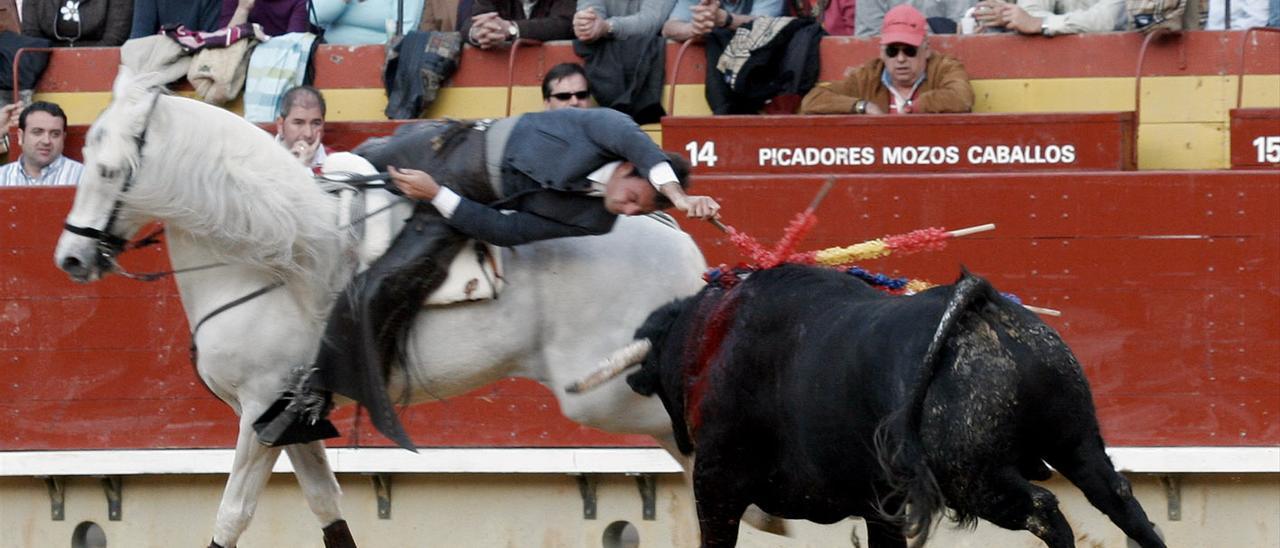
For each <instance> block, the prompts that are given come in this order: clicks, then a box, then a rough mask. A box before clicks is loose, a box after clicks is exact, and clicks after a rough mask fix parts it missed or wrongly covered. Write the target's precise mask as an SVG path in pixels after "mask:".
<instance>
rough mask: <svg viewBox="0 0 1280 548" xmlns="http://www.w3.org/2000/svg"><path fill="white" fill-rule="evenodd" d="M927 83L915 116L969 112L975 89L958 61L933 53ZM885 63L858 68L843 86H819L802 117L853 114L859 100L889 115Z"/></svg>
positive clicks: (807, 97)
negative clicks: (882, 78) (882, 74)
mask: <svg viewBox="0 0 1280 548" xmlns="http://www.w3.org/2000/svg"><path fill="white" fill-rule="evenodd" d="M924 71H925V78H924V83H922V84H920V89H919V91H918V92H917V93H916V98H915V101H914V102H913V105H914V109H915V112H969V111H971V110H973V87H972V86H970V85H969V74H968V73H966V72H965V71H964V65H963V64H961V63H960V61H959V60H957V59H956V58H954V57H951V56H948V55H943V54H940V53H935V52H931V53H929V60H928V62H927V63H926V64H925V69H924ZM881 72H884V61H881V60H880V58H879V57H877V58H875V59H873V60H871V61H870V62H868V63H866V64H864V65H862V66H860V67H858V68H857V69H856V70H854V71H853V73H852V74H850V75H849V76H848V77H846V78H845V79H844V80H841V81H839V82H833V83H831V84H827V85H818V86H815V87H814V88H813V89H812V90H810V91H809V93H808V94H807V95H805V96H804V101H802V102H801V103H800V114H850V113H852V112H853V105H854V103H855V102H857V101H858V99H866V100H868V101H871V102H872V103H875V104H876V105H878V106H879V107H880V110H883V111H885V112H889V100H890V97H889V89H888V88H886V87H884V84H883V83H882V82H881V81H880V73H881Z"/></svg>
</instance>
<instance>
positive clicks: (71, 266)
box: [62, 257, 84, 273]
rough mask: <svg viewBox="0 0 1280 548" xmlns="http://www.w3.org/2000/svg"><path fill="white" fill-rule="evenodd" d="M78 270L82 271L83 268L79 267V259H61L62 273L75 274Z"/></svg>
mask: <svg viewBox="0 0 1280 548" xmlns="http://www.w3.org/2000/svg"><path fill="white" fill-rule="evenodd" d="M80 270H84V268H83V267H82V266H81V265H80V259H77V258H75V257H67V258H65V259H62V271H63V272H67V273H75V272H77V271H80Z"/></svg>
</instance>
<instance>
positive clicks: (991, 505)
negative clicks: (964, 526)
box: [964, 466, 1075, 548]
mask: <svg viewBox="0 0 1280 548" xmlns="http://www.w3.org/2000/svg"><path fill="white" fill-rule="evenodd" d="M979 484H980V485H981V487H979V488H978V489H975V490H971V491H969V492H968V493H966V494H967V495H968V496H967V497H965V499H966V500H965V503H964V505H965V507H966V509H967V510H968V511H971V512H973V513H974V514H976V515H978V517H981V518H983V519H985V520H987V521H990V522H991V523H994V524H996V525H999V526H1000V527H1004V528H1005V529H1013V530H1026V531H1030V532H1031V533H1032V534H1034V535H1035V536H1037V537H1040V540H1042V541H1044V543H1045V544H1046V545H1048V546H1049V548H1073V547H1074V546H1075V535H1074V534H1073V533H1072V532H1071V525H1070V524H1069V523H1067V518H1066V517H1064V516H1063V515H1062V512H1061V511H1059V510H1058V498H1057V497H1055V496H1053V493H1051V492H1049V490H1048V489H1045V488H1043V487H1040V486H1037V485H1034V484H1032V483H1030V482H1028V481H1027V480H1026V479H1025V478H1023V477H1022V475H1021V474H1020V473H1019V471H1018V470H1017V469H1016V468H1015V467H1012V466H1010V467H1007V468H1000V469H997V470H993V471H991V472H990V473H988V474H986V475H985V477H983V478H982V479H980V480H979Z"/></svg>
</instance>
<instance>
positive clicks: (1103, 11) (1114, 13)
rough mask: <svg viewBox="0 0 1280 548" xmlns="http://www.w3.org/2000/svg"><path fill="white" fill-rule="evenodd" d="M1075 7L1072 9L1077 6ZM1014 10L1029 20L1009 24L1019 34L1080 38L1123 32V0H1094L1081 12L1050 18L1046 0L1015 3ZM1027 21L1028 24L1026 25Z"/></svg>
mask: <svg viewBox="0 0 1280 548" xmlns="http://www.w3.org/2000/svg"><path fill="white" fill-rule="evenodd" d="M1080 4H1081V3H1076V4H1075V5H1077V6H1078V5H1080ZM1017 8H1020V9H1021V10H1022V11H1023V14H1019V15H1026V16H1029V17H1015V18H1014V21H1013V22H1012V23H1011V24H1010V26H1011V27H1013V28H1014V30H1017V31H1018V32H1021V33H1023V34H1040V33H1041V28H1043V29H1044V34H1048V35H1056V34H1081V33H1087V32H1112V31H1116V30H1123V29H1124V15H1125V11H1124V0H1098V1H1097V2H1095V3H1093V4H1092V5H1089V6H1088V7H1084V8H1081V9H1075V10H1070V11H1068V12H1066V13H1063V14H1054V12H1053V2H1052V1H1050V0H1018V4H1017ZM1028 21H1029V22H1028ZM1037 22H1038V23H1039V25H1037V24H1035V23H1037Z"/></svg>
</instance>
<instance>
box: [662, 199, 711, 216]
mask: <svg viewBox="0 0 1280 548" xmlns="http://www.w3.org/2000/svg"><path fill="white" fill-rule="evenodd" d="M672 203H673V204H674V205H675V206H676V209H679V210H680V211H683V212H684V213H685V215H686V216H687V217H689V218H692V219H715V218H717V217H719V216H720V204H718V203H716V201H715V200H714V199H712V198H711V197H710V196H684V197H682V198H677V199H676V200H675V201H674V202H672Z"/></svg>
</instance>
